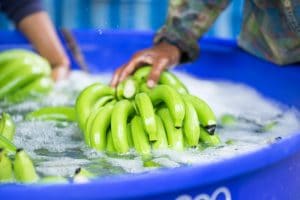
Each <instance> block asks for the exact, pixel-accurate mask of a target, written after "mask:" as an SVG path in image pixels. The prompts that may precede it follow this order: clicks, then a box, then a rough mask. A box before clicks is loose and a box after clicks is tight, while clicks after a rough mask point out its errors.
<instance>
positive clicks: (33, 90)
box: [6, 77, 54, 103]
mask: <svg viewBox="0 0 300 200" xmlns="http://www.w3.org/2000/svg"><path fill="white" fill-rule="evenodd" d="M53 86H54V83H53V80H52V79H51V78H50V77H39V78H37V79H36V80H34V81H32V82H31V83H29V84H27V85H25V86H24V87H23V88H22V89H21V90H18V91H16V92H14V93H13V94H11V95H9V96H8V97H7V98H6V99H7V100H8V101H9V102H12V103H16V102H20V101H23V100H25V99H27V98H31V97H39V96H41V95H42V94H46V93H48V92H50V91H51V90H52V88H53Z"/></svg>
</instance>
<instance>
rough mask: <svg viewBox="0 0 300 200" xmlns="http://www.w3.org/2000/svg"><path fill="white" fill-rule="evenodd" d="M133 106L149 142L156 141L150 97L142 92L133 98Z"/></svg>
mask: <svg viewBox="0 0 300 200" xmlns="http://www.w3.org/2000/svg"><path fill="white" fill-rule="evenodd" d="M135 105H136V108H137V110H138V112H139V114H140V116H141V117H142V120H143V125H144V129H145V130H146V132H147V133H148V135H149V139H150V141H155V140H157V128H156V121H155V114H154V108H153V105H152V102H151V99H150V97H149V96H148V95H147V94H146V93H144V92H141V93H139V94H137V95H136V96H135Z"/></svg>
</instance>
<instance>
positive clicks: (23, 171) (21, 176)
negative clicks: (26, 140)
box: [14, 149, 39, 183]
mask: <svg viewBox="0 0 300 200" xmlns="http://www.w3.org/2000/svg"><path fill="white" fill-rule="evenodd" d="M14 173H15V178H16V180H17V181H20V182H23V183H33V182H37V181H38V180H39V176H38V175H37V173H36V171H35V168H34V165H33V163H32V161H31V159H30V158H29V156H28V155H27V153H26V152H25V151H24V150H23V149H18V150H17V153H16V156H15V161H14Z"/></svg>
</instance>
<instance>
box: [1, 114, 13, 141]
mask: <svg viewBox="0 0 300 200" xmlns="http://www.w3.org/2000/svg"><path fill="white" fill-rule="evenodd" d="M15 132H16V128H15V124H14V121H13V120H12V119H11V117H10V115H9V114H7V113H4V112H3V113H2V116H1V118H0V134H1V135H2V136H4V137H5V138H7V139H8V140H9V141H12V140H13V137H14V135H15Z"/></svg>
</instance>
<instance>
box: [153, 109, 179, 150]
mask: <svg viewBox="0 0 300 200" xmlns="http://www.w3.org/2000/svg"><path fill="white" fill-rule="evenodd" d="M157 114H158V116H159V117H160V119H161V120H162V122H163V125H164V127H165V130H166V133H167V138H168V144H169V146H170V148H172V149H174V150H183V149H184V139H183V133H182V129H181V128H175V126H174V123H173V120H172V117H171V113H170V112H169V110H168V109H167V108H161V109H159V110H158V112H157Z"/></svg>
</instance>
